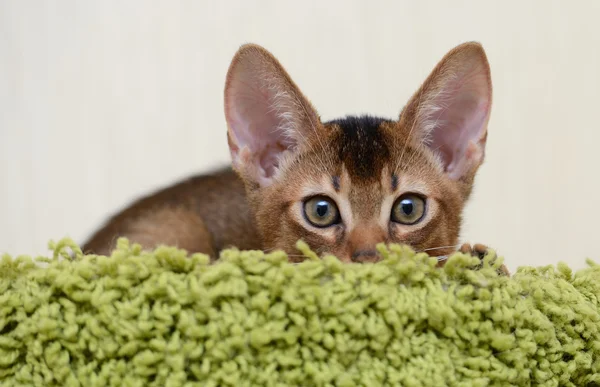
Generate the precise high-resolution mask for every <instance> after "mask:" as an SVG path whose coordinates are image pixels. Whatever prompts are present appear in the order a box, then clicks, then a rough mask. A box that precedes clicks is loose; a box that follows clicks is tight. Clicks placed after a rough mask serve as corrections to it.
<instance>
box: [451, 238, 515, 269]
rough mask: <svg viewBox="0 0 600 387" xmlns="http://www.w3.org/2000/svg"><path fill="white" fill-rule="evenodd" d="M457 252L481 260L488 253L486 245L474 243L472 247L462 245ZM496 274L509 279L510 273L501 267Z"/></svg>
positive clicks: (503, 266) (468, 244) (466, 244)
mask: <svg viewBox="0 0 600 387" xmlns="http://www.w3.org/2000/svg"><path fill="white" fill-rule="evenodd" d="M459 251H460V252H461V253H463V254H469V255H471V256H473V257H477V258H479V259H480V260H482V259H483V258H484V257H485V256H486V255H487V253H488V247H487V246H486V245H482V244H481V243H475V244H474V245H471V244H470V243H464V244H463V245H462V246H460V249H459ZM498 274H500V275H505V276H507V277H510V271H508V268H507V267H506V265H502V266H500V268H498Z"/></svg>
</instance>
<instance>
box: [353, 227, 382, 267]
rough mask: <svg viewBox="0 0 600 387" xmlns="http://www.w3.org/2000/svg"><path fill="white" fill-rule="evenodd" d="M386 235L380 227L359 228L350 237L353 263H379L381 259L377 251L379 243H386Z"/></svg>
mask: <svg viewBox="0 0 600 387" xmlns="http://www.w3.org/2000/svg"><path fill="white" fill-rule="evenodd" d="M385 240H386V234H385V233H384V231H383V230H382V229H381V227H379V226H378V225H365V226H361V227H357V228H355V229H354V230H352V232H351V233H350V235H349V237H348V247H349V250H350V254H351V255H350V258H351V259H352V261H353V262H377V261H379V259H380V257H379V254H378V253H377V250H375V246H376V245H377V244H378V243H381V242H385Z"/></svg>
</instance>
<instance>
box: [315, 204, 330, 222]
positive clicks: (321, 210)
mask: <svg viewBox="0 0 600 387" xmlns="http://www.w3.org/2000/svg"><path fill="white" fill-rule="evenodd" d="M328 211H329V203H327V202H318V203H317V215H319V216H320V217H321V218H322V217H324V216H325V215H327V212H328Z"/></svg>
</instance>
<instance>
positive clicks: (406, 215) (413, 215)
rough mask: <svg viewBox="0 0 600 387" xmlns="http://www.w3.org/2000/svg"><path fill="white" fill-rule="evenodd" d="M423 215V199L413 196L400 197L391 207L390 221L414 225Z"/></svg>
mask: <svg viewBox="0 0 600 387" xmlns="http://www.w3.org/2000/svg"><path fill="white" fill-rule="evenodd" d="M424 215H425V199H423V198H422V197H420V196H417V195H415V194H406V195H402V196H400V197H399V198H398V199H397V200H396V202H395V203H394V207H392V216H391V218H392V221H393V222H396V223H401V224H407V225H411V224H415V223H417V222H419V221H420V220H421V219H423V216H424Z"/></svg>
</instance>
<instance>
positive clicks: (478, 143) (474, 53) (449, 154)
mask: <svg viewBox="0 0 600 387" xmlns="http://www.w3.org/2000/svg"><path fill="white" fill-rule="evenodd" d="M491 106H492V80H491V75H490V67H489V64H488V61H487V57H486V55H485V51H484V50H483V47H482V46H481V45H480V44H479V43H475V42H468V43H463V44H461V45H459V46H457V47H455V48H454V49H453V50H451V51H450V52H449V53H448V54H446V56H444V58H443V59H442V60H441V61H440V62H439V63H438V65H437V66H436V67H435V69H434V70H433V71H432V72H431V75H430V76H429V77H428V78H427V80H426V81H425V82H424V83H423V85H422V86H421V88H420V89H419V90H418V91H417V92H416V93H415V94H414V96H413V97H412V99H411V100H410V101H409V103H408V104H407V105H406V107H405V108H404V110H403V112H402V113H401V116H400V119H401V123H402V124H403V126H404V127H408V128H410V133H411V134H412V135H414V137H415V138H416V139H418V140H419V141H421V142H423V143H425V144H426V145H427V146H429V148H430V149H431V150H432V151H433V152H434V153H436V154H437V155H438V156H439V157H440V160H441V162H442V164H443V167H444V170H445V171H446V173H447V174H448V176H449V177H451V178H452V179H457V180H459V179H460V180H463V181H471V180H472V179H473V177H474V174H475V172H476V170H477V168H478V167H479V165H480V164H481V163H482V162H483V158H484V155H485V143H486V138H487V124H488V120H489V118H490V110H491Z"/></svg>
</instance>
